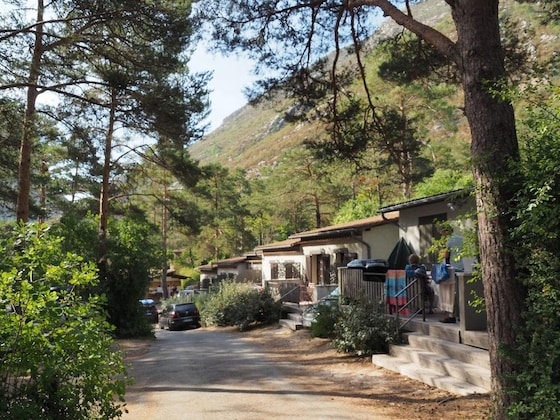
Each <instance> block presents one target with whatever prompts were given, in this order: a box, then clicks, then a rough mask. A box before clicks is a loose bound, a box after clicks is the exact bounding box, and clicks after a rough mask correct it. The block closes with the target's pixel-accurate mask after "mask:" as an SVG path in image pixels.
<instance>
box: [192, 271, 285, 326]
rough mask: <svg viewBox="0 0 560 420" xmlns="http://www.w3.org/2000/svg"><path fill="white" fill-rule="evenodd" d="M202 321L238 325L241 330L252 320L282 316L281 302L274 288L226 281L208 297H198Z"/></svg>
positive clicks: (274, 318) (251, 322) (265, 322)
mask: <svg viewBox="0 0 560 420" xmlns="http://www.w3.org/2000/svg"><path fill="white" fill-rule="evenodd" d="M197 305H199V310H200V316H201V320H202V323H203V324H205V325H215V326H219V327H226V326H237V327H239V329H240V330H241V331H243V330H245V329H246V328H247V327H248V326H249V325H250V324H253V323H261V324H267V323H270V322H273V321H277V320H278V316H279V313H280V306H279V305H280V304H279V303H277V302H275V301H274V299H273V298H272V295H271V294H270V292H269V291H268V290H267V289H265V290H257V289H254V288H253V286H252V285H251V284H246V283H235V282H233V281H223V282H221V283H220V285H219V286H218V287H217V289H216V290H213V291H211V292H210V293H209V294H208V295H206V296H205V298H204V299H201V300H197Z"/></svg>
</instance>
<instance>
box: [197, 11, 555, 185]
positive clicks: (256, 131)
mask: <svg viewBox="0 0 560 420" xmlns="http://www.w3.org/2000/svg"><path fill="white" fill-rule="evenodd" d="M502 7H503V8H504V9H505V10H506V11H507V12H508V13H509V14H510V15H512V16H524V17H525V16H527V21H529V22H530V25H529V26H531V27H533V28H535V30H536V35H535V36H534V37H533V40H532V41H531V43H532V45H530V46H527V48H530V49H533V50H534V51H543V52H542V54H545V55H546V54H549V55H550V54H552V53H553V51H555V50H556V47H558V32H557V30H556V29H555V28H546V27H542V26H539V24H538V20H537V18H536V17H535V15H534V13H533V9H532V7H531V6H530V5H521V4H518V3H515V2H514V1H512V0H509V1H505V2H503V5H502ZM413 10H414V11H413V13H414V16H415V18H417V19H418V20H420V21H422V22H424V23H426V24H429V25H431V26H436V27H438V29H440V30H441V31H443V32H444V33H448V34H449V36H450V37H451V38H453V31H454V28H453V25H452V22H451V18H450V16H449V7H448V6H447V5H446V4H445V1H444V0H427V1H424V2H421V3H419V4H417V5H416V6H415V7H414V9H413ZM555 30H556V32H555ZM397 31H400V28H399V27H398V26H396V25H395V24H394V23H393V22H392V21H390V20H387V21H384V22H383V23H382V24H381V25H379V27H378V28H377V30H376V32H375V34H374V36H373V37H372V40H371V45H372V46H375V45H377V43H378V42H379V41H380V40H382V39H385V38H387V37H389V36H391V35H394V34H395V33H396V32H397ZM372 50H373V48H372ZM537 54H538V53H537ZM351 59H353V57H351V56H350V57H346V60H347V62H346V63H345V64H348V60H351ZM366 63H367V64H366V65H367V69H368V74H370V75H372V76H371V79H372V80H373V79H377V81H376V82H375V81H374V82H370V83H373V84H374V85H375V86H374V90H375V92H376V93H378V92H380V93H383V92H386V91H387V89H388V87H387V86H386V83H383V81H380V80H379V79H378V78H377V76H376V68H377V65H378V64H379V62H378V61H376V58H375V57H369V58H368V59H367V61H366ZM368 77H369V76H368ZM448 100H449V102H450V103H451V104H452V105H453V106H454V107H455V108H456V110H457V116H456V120H455V121H454V124H453V125H454V127H453V129H452V131H449V127H442V126H441V124H439V125H438V124H437V123H436V122H434V123H433V126H432V127H425V129H426V132H427V133H426V134H425V135H426V138H427V139H429V140H427V141H428V142H429V143H430V147H431V148H432V153H435V152H434V151H436V152H438V151H439V150H441V148H445V152H439V153H440V154H441V156H445V155H446V154H449V153H456V154H458V155H459V156H460V155H463V157H464V156H465V155H464V153H468V144H469V142H470V136H469V129H468V126H467V124H466V121H465V119H464V118H463V116H462V115H461V113H460V107H461V105H462V95H461V92H460V90H459V91H458V92H457V93H456V94H455V95H453V96H450V97H449V98H448ZM294 104H295V100H293V99H283V100H282V99H280V100H277V101H276V102H272V101H265V102H263V103H261V104H260V105H258V106H251V105H246V106H245V107H243V108H241V109H239V110H238V111H236V112H235V113H233V114H231V115H230V116H229V117H228V118H226V119H225V120H224V122H223V124H222V125H221V126H220V127H219V128H218V129H216V130H214V131H213V132H211V133H210V134H208V135H207V136H206V137H205V138H204V139H203V140H201V141H199V142H197V143H196V144H194V145H192V146H191V148H190V152H191V155H192V156H193V158H195V159H198V160H199V161H200V162H201V163H202V164H209V163H219V164H221V165H223V166H225V167H228V168H241V169H244V170H246V171H247V172H248V174H249V175H251V174H255V173H258V171H259V168H261V167H263V166H273V165H274V164H275V162H276V161H277V160H278V158H279V156H280V154H281V153H282V151H284V150H286V149H290V148H293V147H296V146H298V145H301V144H302V142H303V141H304V140H306V139H317V138H320V137H321V136H325V128H324V127H323V126H321V124H320V123H319V122H318V121H314V122H306V123H290V122H287V121H286V120H285V118H284V115H286V114H287V113H289V110H290V107H292V106H294ZM455 157H457V156H455Z"/></svg>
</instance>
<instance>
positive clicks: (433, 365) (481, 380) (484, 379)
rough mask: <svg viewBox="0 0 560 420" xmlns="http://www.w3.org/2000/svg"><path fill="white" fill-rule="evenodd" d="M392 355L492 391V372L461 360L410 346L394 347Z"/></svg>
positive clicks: (391, 351) (439, 373) (438, 373)
mask: <svg viewBox="0 0 560 420" xmlns="http://www.w3.org/2000/svg"><path fill="white" fill-rule="evenodd" d="M390 355H391V356H393V357H395V358H397V359H400V360H402V361H404V362H406V363H413V364H415V365H416V366H418V367H420V368H423V369H429V370H430V371H432V372H433V373H434V374H437V375H441V376H451V377H453V378H455V379H457V380H459V381H462V382H467V383H469V384H471V385H476V386H477V387H480V388H483V389H485V390H487V391H489V390H490V386H491V385H490V370H488V369H485V368H482V367H479V366H475V365H472V364H469V363H465V362H461V361H459V360H456V359H453V358H450V357H444V356H441V355H439V354H437V353H432V352H430V351H426V350H422V349H418V348H415V347H411V346H410V345H399V346H392V347H391V350H390Z"/></svg>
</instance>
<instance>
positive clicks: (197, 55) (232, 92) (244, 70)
mask: <svg viewBox="0 0 560 420" xmlns="http://www.w3.org/2000/svg"><path fill="white" fill-rule="evenodd" d="M251 68H252V64H251V62H250V61H249V60H248V59H245V58H242V57H237V56H235V55H232V56H229V57H224V56H221V55H213V54H210V53H208V52H207V51H206V49H205V46H204V45H203V44H202V45H201V47H200V48H198V49H197V50H196V51H195V52H194V54H193V55H192V56H191V59H190V61H189V70H190V71H191V72H202V71H211V72H213V75H212V80H211V81H210V83H209V84H208V88H209V90H210V91H211V92H210V102H211V103H210V108H211V109H210V116H209V119H208V123H209V124H210V127H209V129H208V132H210V131H212V130H215V129H216V128H218V127H219V126H220V125H221V124H222V121H223V120H224V118H226V117H227V116H229V115H231V114H232V113H233V112H235V111H237V110H238V109H240V108H242V107H243V106H244V105H246V104H247V98H245V95H244V93H243V90H244V88H245V87H248V86H250V85H251V84H252V83H253V82H254V81H255V80H256V77H255V76H254V75H252V74H251Z"/></svg>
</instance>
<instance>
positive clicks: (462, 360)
mask: <svg viewBox="0 0 560 420" xmlns="http://www.w3.org/2000/svg"><path fill="white" fill-rule="evenodd" d="M431 332H432V329H431V330H430V333H431ZM452 338H455V337H452ZM403 341H404V344H399V345H391V346H389V354H388V355H374V356H373V357H372V362H373V363H374V364H375V365H378V366H381V367H383V368H386V369H389V370H392V371H394V372H397V373H400V374H402V375H406V376H408V377H410V378H412V379H416V380H419V381H422V382H424V383H426V384H428V385H431V386H436V387H438V388H443V389H445V390H447V391H450V392H453V393H457V394H460V395H468V394H472V393H486V392H489V391H490V389H491V383H490V377H491V374H490V358H489V355H488V351H486V350H483V349H480V348H476V347H472V346H468V345H465V344H460V343H457V342H454V341H448V340H446V339H442V338H437V336H432V335H429V336H428V335H425V334H422V333H420V332H413V333H404V334H403Z"/></svg>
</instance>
